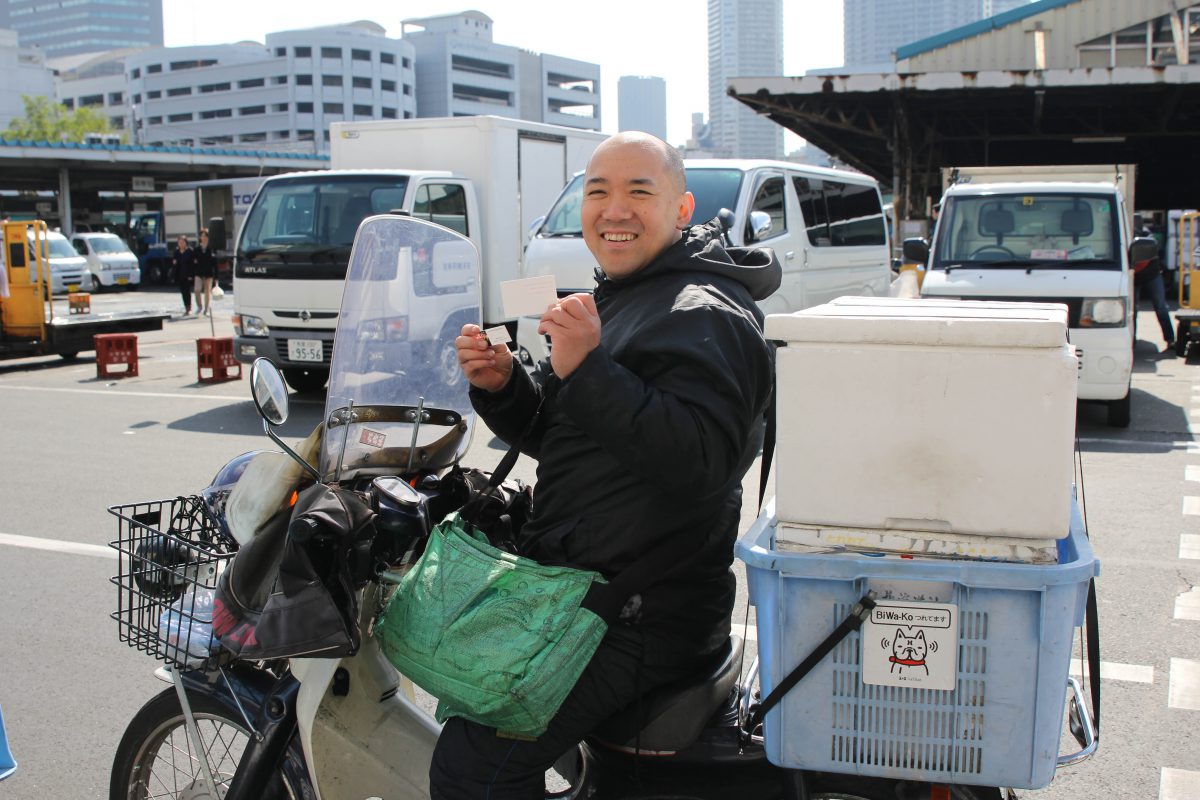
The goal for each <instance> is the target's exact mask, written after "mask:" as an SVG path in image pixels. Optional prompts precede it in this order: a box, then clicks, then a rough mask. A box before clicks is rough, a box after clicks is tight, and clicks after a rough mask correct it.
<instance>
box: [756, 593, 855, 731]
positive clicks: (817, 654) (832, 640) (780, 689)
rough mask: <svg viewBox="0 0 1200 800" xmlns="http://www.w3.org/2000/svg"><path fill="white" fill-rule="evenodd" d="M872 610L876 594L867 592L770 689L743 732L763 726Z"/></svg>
mask: <svg viewBox="0 0 1200 800" xmlns="http://www.w3.org/2000/svg"><path fill="white" fill-rule="evenodd" d="M873 608H875V593H874V592H867V593H866V594H864V595H863V596H862V598H861V599H860V600H859V601H858V602H857V603H855V604H854V608H852V609H850V613H849V614H848V615H847V616H846V618H845V619H844V620H842V622H841V624H840V625H838V626H837V627H836V628H834V629H833V632H832V633H830V634H829V635H828V636H826V637H825V640H824V641H823V642H821V643H820V644H819V645H817V646H816V648H815V649H814V650H813V651H812V652H811V653H809V654H808V657H807V658H805V659H804V660H803V661H801V662H800V664H799V665H798V666H797V667H796V668H795V669H793V670H792V671H791V672H789V673H788V675H787V677H786V678H784V679H783V680H781V681H780V682H779V684H778V685H777V686H776V687H775V688H774V689H772V690H771V693H770V694H768V695H767V697H766V699H764V700H763V701H762V702H761V703H759V705H758V707H757V708H755V709H754V713H753V714H751V715H750V720H749V722H747V723H746V727H745V728H744V729H743V731H742V732H743V733H744V734H747V735H749V734H751V733H752V732H753V731H754V730H755V729H756V728H757V727H758V726H759V725H761V724H762V721H763V719H764V718H765V717H766V716H767V712H768V711H770V710H771V709H772V708H774V707H775V706H777V705H779V701H780V700H782V699H783V696H784V695H785V694H787V693H788V692H790V691H791V690H792V688H793V687H795V685H796V684H797V683H799V682H800V681H801V679H802V678H804V676H805V675H807V674H808V673H809V672H811V671H812V668H813V667H815V666H816V665H817V664H818V663H819V662H820V661H821V659H823V658H824V657H825V656H827V655H829V652H830V651H831V650H833V648H835V647H837V645H838V643H839V642H841V641H842V639H845V638H846V637H847V636H848V635H849V634H850V632H851V631H856V630H858V629H859V628H860V627H862V624H863V623H864V622H866V620H867V618H868V617H870V616H871V609H873Z"/></svg>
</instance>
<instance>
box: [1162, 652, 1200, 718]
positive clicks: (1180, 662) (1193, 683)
mask: <svg viewBox="0 0 1200 800" xmlns="http://www.w3.org/2000/svg"><path fill="white" fill-rule="evenodd" d="M1167 706H1169V707H1170V708H1182V709H1186V710H1188V711H1200V661H1192V660H1191V659H1187V658H1172V659H1171V682H1170V688H1169V689H1168V690H1167Z"/></svg>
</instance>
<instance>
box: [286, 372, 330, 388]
mask: <svg viewBox="0 0 1200 800" xmlns="http://www.w3.org/2000/svg"><path fill="white" fill-rule="evenodd" d="M283 379H284V380H285V381H287V385H288V386H290V387H292V388H293V389H295V390H296V391H297V392H319V391H322V390H323V389H324V388H325V382H326V381H327V380H329V371H328V370H324V369H302V368H300V367H287V368H285V369H284V370H283Z"/></svg>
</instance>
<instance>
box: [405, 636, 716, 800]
mask: <svg viewBox="0 0 1200 800" xmlns="http://www.w3.org/2000/svg"><path fill="white" fill-rule="evenodd" d="M642 635H643V634H642V631H641V630H640V629H639V628H637V627H629V626H624V625H616V626H614V627H613V628H612V629H610V630H609V632H608V635H606V636H605V637H604V640H603V641H602V642H601V643H600V647H599V648H597V650H596V654H595V655H594V656H593V657H592V660H591V663H589V664H588V666H587V669H585V670H584V671H583V674H582V675H581V676H580V677H579V682H578V683H577V684H575V688H574V689H573V690H572V691H571V693H570V694H569V695H567V699H566V700H564V701H563V704H562V707H561V708H559V710H558V713H557V714H556V715H555V716H554V719H553V720H551V721H550V726H549V728H547V730H546V732H545V733H543V734H542V735H541V736H540V737H538V738H537V739H536V740H535V741H521V740H517V739H507V738H501V737H499V736H497V735H496V729H495V728H488V727H485V726H483V725H479V724H477V723H474V722H469V721H467V720H464V719H461V718H459V717H453V718H451V719H449V720H447V721H446V725H445V727H444V728H442V734H441V736H440V737H439V738H438V741H437V746H436V747H435V748H434V750H433V763H432V765H431V766H430V768H429V795H430V797H431V798H432V800H542V798H544V797H545V793H546V789H545V781H544V776H545V773H546V770H548V769H550V768H551V767H552V766H554V762H555V761H557V760H558V759H559V758H560V757H561V756H562V755H563V754H564V753H566V752H567V751H568V750H570V749H571V748H572V747H574V746H575V745H576V744H578V743H579V742H580V741H581V740H582V739H583V738H584V736H586V735H587V734H588V733H589V732H591V731H592V730H593V729H595V728H596V726H598V725H599V724H600V723H602V722H604V720H606V719H608V718H609V717H611V716H612V715H613V714H615V713H616V712H618V711H620V710H621V709H623V708H625V707H627V706H629V705H631V704H632V703H634V702H636V701H637V698H638V697H639V696H640V695H642V694H645V693H646V692H647V691H649V690H650V689H653V688H654V687H656V686H661V685H662V684H664V683H670V682H671V681H674V680H679V679H680V678H683V677H685V676H687V675H690V674H691V673H692V672H693V671H694V670H695V669H696V663H697V662H696V661H695V660H694V659H687V660H686V661H683V662H682V663H677V664H666V665H659V664H654V665H648V664H644V663H643V657H642V650H643V648H642Z"/></svg>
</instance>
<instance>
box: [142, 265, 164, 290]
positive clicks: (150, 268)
mask: <svg viewBox="0 0 1200 800" xmlns="http://www.w3.org/2000/svg"><path fill="white" fill-rule="evenodd" d="M146 282H147V283H150V284H153V285H155V286H157V285H158V284H160V283H162V282H163V268H162V264H160V263H158V262H157V261H151V262H150V263H149V264H147V265H146Z"/></svg>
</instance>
